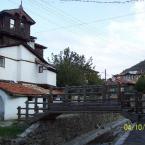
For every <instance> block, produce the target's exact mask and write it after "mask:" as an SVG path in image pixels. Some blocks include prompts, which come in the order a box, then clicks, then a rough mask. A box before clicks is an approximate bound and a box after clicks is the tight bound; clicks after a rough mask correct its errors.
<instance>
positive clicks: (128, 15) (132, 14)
mask: <svg viewBox="0 0 145 145" xmlns="http://www.w3.org/2000/svg"><path fill="white" fill-rule="evenodd" d="M143 13H145V11H142V12H138V13H128V14H125V15H120V16H114V17H109V18H104V19H98V20H94V21H91V22H84V23H79V24H75V25H68V26H61V27H57V28H52V29H50V31H55V30H59V29H67V28H71V27H75V26H84V25H90V24H93V23H100V22H105V21H110V20H116V19H122V18H125V17H130V16H134V15H139V14H143Z"/></svg>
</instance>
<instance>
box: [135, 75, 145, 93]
mask: <svg viewBox="0 0 145 145" xmlns="http://www.w3.org/2000/svg"><path fill="white" fill-rule="evenodd" d="M135 89H136V90H137V91H138V92H141V93H145V75H142V76H141V77H140V78H139V79H138V81H137V82H136V84H135Z"/></svg>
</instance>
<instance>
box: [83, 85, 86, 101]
mask: <svg viewBox="0 0 145 145" xmlns="http://www.w3.org/2000/svg"><path fill="white" fill-rule="evenodd" d="M83 87H84V88H83V93H84V102H86V89H87V87H86V85H84V86H83Z"/></svg>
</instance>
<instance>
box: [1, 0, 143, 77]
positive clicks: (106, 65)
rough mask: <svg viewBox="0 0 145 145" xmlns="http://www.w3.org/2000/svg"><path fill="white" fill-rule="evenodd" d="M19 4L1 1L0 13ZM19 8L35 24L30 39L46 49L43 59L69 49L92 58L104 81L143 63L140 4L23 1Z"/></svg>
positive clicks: (17, 1)
mask: <svg viewBox="0 0 145 145" xmlns="http://www.w3.org/2000/svg"><path fill="white" fill-rule="evenodd" d="M102 1H103V0H102ZM106 1H111V0H106ZM120 1H124V0H120ZM19 4H20V0H5V1H4V2H3V4H1V5H0V10H3V9H10V8H17V7H18V6H19ZM23 7H24V10H25V11H26V12H27V13H28V14H29V15H30V16H31V17H32V18H33V19H34V20H35V21H36V24H35V26H33V28H32V31H31V32H32V35H33V36H36V37H37V42H39V43H41V44H43V45H45V46H47V47H48V49H47V50H45V58H48V57H50V56H51V53H54V54H58V53H59V52H60V51H61V50H63V49H64V48H66V47H70V49H71V50H73V51H76V52H77V53H79V54H84V55H85V56H86V58H89V57H91V56H92V57H93V63H94V65H95V66H96V70H97V71H99V72H100V74H101V75H102V76H103V75H104V73H103V72H104V70H105V69H107V77H111V75H112V74H117V73H120V72H122V71H123V70H124V69H126V68H128V67H130V66H132V65H135V64H136V63H138V62H140V61H142V60H144V59H145V2H144V1H139V2H131V3H126V4H97V3H91V2H90V3H86V2H74V1H73V2H64V1H61V0H23Z"/></svg>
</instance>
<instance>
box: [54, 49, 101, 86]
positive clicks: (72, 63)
mask: <svg viewBox="0 0 145 145" xmlns="http://www.w3.org/2000/svg"><path fill="white" fill-rule="evenodd" d="M52 61H53V64H54V65H55V66H56V69H57V72H58V73H57V85H58V86H65V85H84V84H98V83H101V79H100V78H99V76H98V72H96V71H94V69H95V67H94V66H93V63H92V61H93V60H92V58H91V57H90V58H89V59H88V60H86V58H85V56H84V55H79V54H77V53H76V52H73V51H70V49H69V48H66V49H64V51H61V52H60V53H59V54H58V55H54V54H52Z"/></svg>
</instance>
